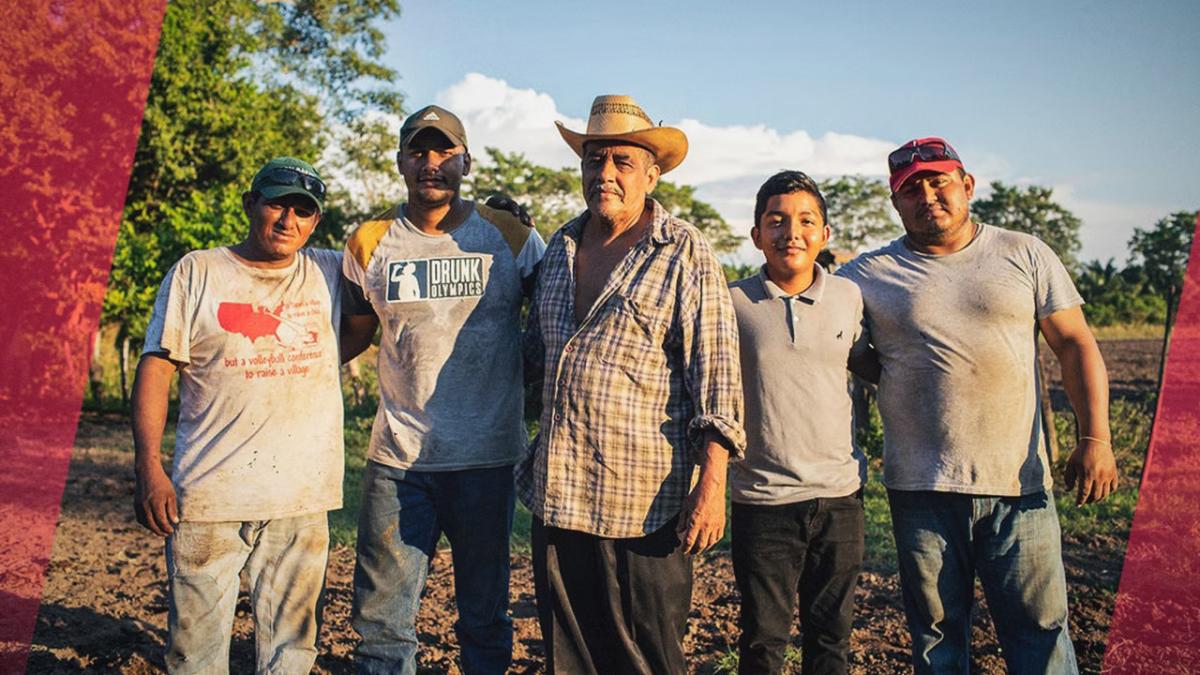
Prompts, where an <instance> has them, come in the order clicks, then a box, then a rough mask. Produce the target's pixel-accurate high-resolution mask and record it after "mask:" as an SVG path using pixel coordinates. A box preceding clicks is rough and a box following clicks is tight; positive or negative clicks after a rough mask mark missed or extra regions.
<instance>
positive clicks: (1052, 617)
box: [888, 490, 1079, 674]
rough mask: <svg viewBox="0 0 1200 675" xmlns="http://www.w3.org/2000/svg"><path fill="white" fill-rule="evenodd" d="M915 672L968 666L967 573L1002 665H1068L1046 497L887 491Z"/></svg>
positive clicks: (1064, 669)
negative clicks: (982, 602) (979, 590)
mask: <svg viewBox="0 0 1200 675" xmlns="http://www.w3.org/2000/svg"><path fill="white" fill-rule="evenodd" d="M888 498H889V501H890V502H891V507H892V528H893V532H894V533H895V535H896V553H897V557H898V559H899V563H900V584H901V586H902V588H903V591H904V611H905V614H906V615H907V617H908V629H909V632H910V633H912V641H913V667H914V669H915V670H916V672H917V673H967V672H969V671H970V644H971V606H972V604H973V602H974V598H975V575H976V574H978V575H979V580H980V582H981V583H982V585H983V592H984V595H985V596H986V597H987V602H988V607H989V609H990V610H991V614H992V622H993V623H994V624H995V626H996V635H997V637H998V638H999V640H1000V648H1001V650H1002V651H1003V654H1004V660H1005V663H1006V664H1007V666H1008V672H1010V673H1018V674H1021V673H1055V674H1060V673H1077V672H1078V671H1079V669H1078V666H1077V665H1076V663H1075V648H1074V645H1072V644H1071V637H1070V635H1069V634H1068V633H1067V581H1066V576H1065V574H1064V572H1063V564H1062V541H1061V539H1062V535H1061V533H1060V530H1059V525H1058V512H1057V511H1056V510H1055V508H1054V499H1053V498H1052V497H1051V496H1050V495H1048V494H1046V493H1045V492H1037V493H1034V494H1031V495H1025V496H1022V497H976V496H972V495H964V494H955V493H947V492H906V491H900V490H890V491H889V492H888Z"/></svg>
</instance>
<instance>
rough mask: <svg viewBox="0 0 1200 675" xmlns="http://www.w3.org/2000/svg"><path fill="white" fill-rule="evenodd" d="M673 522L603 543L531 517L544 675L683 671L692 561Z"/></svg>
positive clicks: (653, 674)
mask: <svg viewBox="0 0 1200 675" xmlns="http://www.w3.org/2000/svg"><path fill="white" fill-rule="evenodd" d="M677 520H678V519H672V520H671V522H669V523H667V524H666V525H664V526H663V527H662V528H660V529H658V530H657V531H655V532H653V533H651V534H648V535H646V536H644V537H638V538H634V539H605V538H603V537H597V536H595V535H591V534H587V533H584V532H576V531H573V530H563V529H559V528H556V527H546V526H545V524H544V523H542V521H541V520H540V519H538V518H537V517H536V516H535V517H534V519H533V530H532V532H531V539H532V544H533V581H534V586H535V589H536V592H537V606H538V621H539V623H540V624H541V628H542V641H543V644H545V647H546V667H547V671H548V672H550V673H571V674H574V673H580V674H586V675H609V674H614V675H620V674H624V673H637V674H638V675H643V674H644V675H660V674H661V675H674V674H676V673H686V672H687V664H686V663H685V662H684V659H683V635H684V633H685V632H686V631H687V617H688V611H689V609H690V607H691V600H692V559H691V556H687V555H684V554H682V553H680V552H678V551H676V549H677V548H678V546H679V538H678V537H676V536H675V526H676V524H677Z"/></svg>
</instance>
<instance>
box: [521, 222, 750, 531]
mask: <svg viewBox="0 0 1200 675" xmlns="http://www.w3.org/2000/svg"><path fill="white" fill-rule="evenodd" d="M647 206H648V207H650V208H653V223H652V224H651V226H650V228H649V229H648V231H647V233H646V236H644V237H643V238H642V239H641V240H640V241H639V242H638V243H637V244H635V245H634V246H633V248H632V249H631V250H630V251H629V252H628V253H627V254H626V255H625V258H624V259H623V260H622V261H621V262H620V263H619V264H618V265H617V267H616V268H615V269H614V270H613V271H612V273H611V274H610V275H609V278H608V281H607V283H606V284H605V286H604V289H603V290H602V291H601V292H600V296H599V297H598V298H597V299H596V303H595V304H594V305H593V306H592V308H591V310H590V311H589V312H588V314H587V316H586V317H585V318H584V319H583V321H582V322H580V323H577V322H576V320H575V252H576V248H577V246H578V241H579V237H580V235H581V232H582V228H583V224H584V223H585V222H586V221H587V218H588V214H587V213H586V212H585V213H584V214H582V215H581V216H579V217H578V218H576V219H575V220H572V221H571V222H569V223H567V224H566V225H564V226H563V227H562V228H561V229H560V230H559V231H558V232H556V233H555V235H554V236H553V238H551V240H550V244H549V246H548V248H547V250H546V254H545V257H544V258H543V259H542V267H541V273H540V276H539V278H538V285H537V293H536V296H535V300H534V306H533V309H532V313H531V316H530V321H529V332H528V335H527V336H526V347H527V349H528V350H529V351H530V356H529V357H527V360H528V361H530V366H531V370H533V371H534V372H533V373H532V374H533V376H534V377H535V378H536V377H537V373H536V371H538V370H542V371H543V384H542V401H543V407H542V415H541V429H540V433H539V434H538V436H537V438H536V439H534V441H533V442H532V444H531V445H530V448H529V453H528V454H527V456H526V457H525V459H524V460H522V461H521V463H519V464H518V465H517V470H516V475H517V490H518V492H519V494H520V496H521V500H522V501H523V502H524V503H525V505H526V506H528V507H529V509H530V511H532V512H533V513H534V514H535V515H536V516H538V517H539V518H541V519H542V521H543V522H545V523H546V525H548V526H552V527H558V528H563V529H570V530H576V531H581V532H588V533H591V534H595V535H599V536H602V537H622V538H628V537H640V536H642V535H644V534H649V533H651V532H654V531H655V530H658V529H659V528H661V527H662V526H663V525H665V524H666V523H667V522H668V521H670V520H671V518H673V517H675V515H676V514H678V513H679V511H680V509H681V508H682V506H683V501H684V498H685V497H686V496H687V494H688V492H689V490H690V489H691V485H692V482H693V476H694V474H695V470H696V467H697V461H698V459H699V457H698V452H699V451H700V450H701V449H702V445H703V444H702V440H703V437H704V435H705V433H706V432H709V433H715V434H716V435H718V436H719V437H723V438H724V439H725V440H726V441H727V443H728V446H729V447H731V448H733V451H734V454H735V455H740V454H741V453H742V452H743V450H744V449H745V446H746V438H745V432H744V430H743V427H742V421H743V406H742V380H741V371H740V369H739V365H738V363H739V362H738V331H737V322H736V319H735V317H734V313H733V305H732V303H731V301H730V297H729V290H728V288H727V287H726V283H725V277H724V274H723V272H722V270H721V266H720V264H719V263H718V262H717V259H716V257H715V256H714V255H713V252H712V249H711V248H710V247H709V245H708V242H707V241H705V239H704V237H703V235H701V234H700V232H699V231H698V230H697V229H696V228H694V227H692V226H691V225H689V224H687V223H685V222H683V221H682V220H679V219H677V218H674V217H672V216H671V215H670V214H668V213H667V212H666V211H665V210H664V209H663V208H662V206H660V205H659V204H658V202H655V201H653V200H647ZM543 365H544V368H541V367H540V366H543Z"/></svg>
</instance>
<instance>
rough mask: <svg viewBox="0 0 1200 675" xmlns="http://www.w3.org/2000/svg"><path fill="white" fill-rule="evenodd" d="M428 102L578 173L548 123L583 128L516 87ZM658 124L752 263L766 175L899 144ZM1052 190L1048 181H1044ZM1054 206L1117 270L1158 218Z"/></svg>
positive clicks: (823, 165)
mask: <svg viewBox="0 0 1200 675" xmlns="http://www.w3.org/2000/svg"><path fill="white" fill-rule="evenodd" d="M436 100H437V103H438V104H439V105H442V106H445V107H446V108H448V109H450V110H452V111H454V112H455V113H456V114H457V115H458V116H459V117H460V118H462V121H463V124H464V125H466V128H467V135H468V138H469V139H470V143H471V148H472V149H473V150H474V153H475V155H476V156H477V157H479V158H482V156H483V148H485V147H487V146H493V147H497V148H500V149H501V150H504V151H506V152H514V151H515V152H522V153H524V154H525V156H526V157H528V158H529V159H530V160H531V161H533V162H535V163H537V164H541V165H543V166H550V167H563V166H578V162H579V160H578V158H577V157H576V156H575V154H574V153H573V152H571V150H570V148H568V147H567V145H566V143H564V142H563V141H562V138H561V137H560V136H559V135H558V132H557V131H556V130H555V127H554V122H555V121H556V120H558V121H562V122H563V123H564V124H566V125H567V127H569V128H571V129H576V130H582V129H584V128H585V127H586V126H587V121H586V120H585V119H582V118H579V117H571V116H569V115H565V114H563V113H562V112H560V111H559V110H558V106H557V104H556V103H555V101H554V98H553V97H552V96H551V95H550V94H548V93H546V92H540V91H536V90H534V89H519V88H516V87H513V86H511V85H509V84H508V83H507V82H505V81H504V80H500V79H496V78H493V77H489V76H487V75H482V74H480V73H469V74H467V75H466V76H465V77H463V79H462V80H460V81H459V82H457V83H455V84H453V85H451V86H450V87H448V88H446V89H444V90H442V91H441V92H439V93H438V95H437V96H436ZM667 124H670V125H671V126H676V127H679V128H680V129H682V130H683V131H684V133H686V134H687V136H688V142H689V151H688V157H687V159H686V160H685V161H684V163H683V164H682V165H681V166H680V167H679V168H678V169H676V170H675V171H672V172H671V173H670V174H668V175H667V178H668V179H669V180H671V181H674V182H677V183H684V184H689V185H693V186H695V187H696V196H697V197H699V198H700V199H703V200H704V201H706V202H708V203H709V204H712V206H713V207H714V208H716V209H717V211H718V212H719V213H720V214H721V215H722V216H723V217H724V218H725V219H726V220H727V221H728V222H729V224H730V226H731V227H732V228H733V230H734V232H736V233H738V234H741V235H746V236H747V241H746V242H745V244H744V245H743V246H742V247H741V249H740V250H739V251H738V252H736V253H735V254H733V255H732V256H731V258H732V259H733V260H735V261H738V262H754V261H757V260H758V259H759V254H758V253H757V252H756V251H755V250H754V248H753V245H751V244H750V243H749V238H748V235H749V231H750V225H751V222H750V221H751V219H752V217H753V210H754V193H755V192H756V191H757V190H758V186H759V185H760V184H761V183H762V181H763V180H765V179H766V178H767V177H768V176H770V175H771V174H773V173H775V172H776V171H779V170H781V169H785V168H787V169H800V170H802V171H805V172H807V173H809V174H812V175H813V176H815V177H818V178H821V177H827V176H833V175H840V174H863V175H867V176H876V177H882V176H884V174H885V169H886V164H885V160H884V158H885V157H886V156H887V153H888V152H889V151H891V150H892V148H894V147H896V145H897V143H898V141H894V140H886V139H878V138H869V137H865V136H856V135H853V134H837V133H826V134H824V135H822V136H819V137H817V138H814V137H812V136H811V135H810V134H809V133H808V132H807V131H804V130H802V129H797V130H792V131H781V130H779V129H773V128H771V127H768V126H766V125H761V124H760V125H752V126H739V125H735V126H724V127H722V126H712V125H709V124H705V123H704V122H702V121H700V120H696V119H690V118H688V119H683V120H679V121H676V122H671V121H668V122H667ZM964 149H965V150H966V151H967V155H968V156H969V157H971V158H972V159H971V160H970V163H969V167H970V169H971V171H972V173H974V174H975V176H976V178H977V179H979V181H980V187H981V193H983V194H986V192H987V187H986V186H987V183H988V181H991V180H994V179H999V180H1003V181H1005V182H1007V183H1016V184H1026V183H1030V182H1037V183H1041V184H1045V181H1044V180H1037V179H1035V178H1030V177H1028V176H1023V175H1022V174H1020V173H1018V172H1017V171H1016V170H1015V169H1014V168H1013V167H1012V166H1011V165H1010V164H1009V162H1008V161H1007V159H1005V158H1004V157H1002V156H998V155H995V154H992V153H989V152H987V151H986V150H984V149H982V148H981V149H973V148H969V147H967V148H964ZM1051 182H1053V181H1051ZM1054 194H1055V198H1056V199H1058V200H1059V202H1060V203H1062V204H1063V205H1064V206H1066V207H1067V208H1069V209H1070V210H1071V211H1073V212H1074V213H1075V214H1076V215H1078V216H1079V217H1080V219H1082V220H1083V222H1084V227H1083V231H1082V232H1081V233H1080V235H1081V237H1080V238H1081V239H1082V240H1083V251H1082V256H1081V257H1082V258H1083V259H1085V260H1087V259H1091V258H1101V259H1106V258H1108V257H1110V256H1111V257H1116V258H1117V260H1118V262H1122V263H1123V262H1124V260H1125V257H1126V250H1125V242H1126V241H1127V240H1128V239H1129V236H1130V235H1131V234H1132V232H1133V228H1134V227H1135V226H1140V227H1147V226H1149V225H1152V224H1153V223H1154V221H1155V220H1156V219H1157V218H1159V217H1162V216H1163V215H1165V214H1166V211H1163V210H1162V209H1161V208H1158V207H1153V206H1149V205H1145V204H1139V205H1120V204H1113V203H1104V202H1099V201H1094V200H1086V199H1081V198H1078V197H1076V195H1075V194H1074V191H1073V190H1072V188H1071V186H1070V185H1056V186H1055V193H1054Z"/></svg>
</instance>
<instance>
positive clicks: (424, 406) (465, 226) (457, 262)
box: [342, 206, 546, 471]
mask: <svg viewBox="0 0 1200 675" xmlns="http://www.w3.org/2000/svg"><path fill="white" fill-rule="evenodd" d="M545 249H546V245H545V243H543V242H542V239H541V237H539V236H538V234H537V231H536V230H533V229H532V228H528V227H525V226H524V225H522V224H521V223H520V222H519V221H517V220H516V219H515V218H512V217H511V216H509V215H508V214H506V213H504V212H497V211H494V210H492V209H488V208H487V207H484V206H477V207H475V209H474V210H473V211H472V213H471V215H470V216H469V217H468V218H467V219H466V220H465V221H464V222H463V223H462V224H461V225H459V226H458V227H456V228H455V229H454V230H453V231H451V232H449V233H447V234H438V235H430V234H425V233H424V232H422V231H421V230H419V229H417V227H416V226H415V225H413V224H412V223H410V222H409V221H408V220H407V219H406V218H404V217H403V210H402V208H397V209H392V210H390V211H389V212H388V213H385V214H383V215H381V216H380V217H378V218H376V219H375V220H372V221H369V222H367V223H364V224H362V225H361V226H359V227H358V228H357V229H356V230H355V231H354V232H353V233H352V234H351V235H350V238H349V240H348V241H347V243H346V256H345V259H344V262H343V267H342V269H343V272H344V274H345V277H346V279H347V281H348V286H347V288H348V291H349V293H348V295H350V296H351V297H349V298H348V299H347V308H346V311H347V312H348V313H365V312H373V313H374V314H375V315H376V316H378V317H379V322H380V325H381V326H382V328H383V332H382V337H381V338H380V340H379V369H378V372H379V410H378V412H377V414H376V416H375V424H374V426H373V428H372V431H371V443H370V447H369V448H368V450H367V457H368V458H369V459H370V460H372V461H375V462H379V463H380V464H384V465H387V466H391V467H395V468H399V469H415V470H419V471H452V470H453V471H457V470H462V469H477V468H486V467H495V466H503V465H505V464H514V463H516V461H517V459H518V458H519V457H520V456H521V453H522V451H523V449H524V447H525V441H526V433H525V425H524V384H523V376H522V361H521V343H520V340H521V330H520V314H521V304H522V300H523V298H524V295H525V294H524V289H528V288H531V287H532V284H531V283H530V279H531V277H532V275H533V273H534V270H535V267H536V265H537V263H538V262H539V261H540V260H541V257H542V253H543V252H544V251H545Z"/></svg>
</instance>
